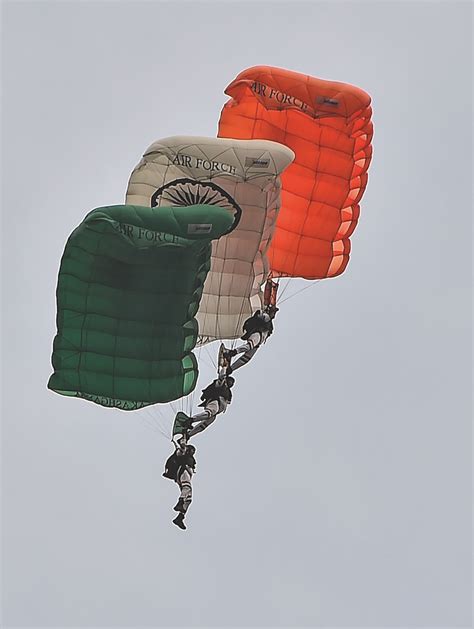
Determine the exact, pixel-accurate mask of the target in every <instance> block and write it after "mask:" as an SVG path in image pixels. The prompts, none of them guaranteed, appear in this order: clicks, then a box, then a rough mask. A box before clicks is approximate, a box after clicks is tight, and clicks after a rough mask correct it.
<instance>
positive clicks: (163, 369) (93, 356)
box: [48, 205, 233, 410]
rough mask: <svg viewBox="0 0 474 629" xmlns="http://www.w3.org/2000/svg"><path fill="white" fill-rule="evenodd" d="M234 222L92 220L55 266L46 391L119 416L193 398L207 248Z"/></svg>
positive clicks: (121, 212) (208, 216)
mask: <svg viewBox="0 0 474 629" xmlns="http://www.w3.org/2000/svg"><path fill="white" fill-rule="evenodd" d="M232 222H233V217H232V215H231V214H230V213H229V212H228V210H227V208H222V207H220V206H219V205H189V207H159V208H150V207H140V206H132V205H115V206H110V207H101V208H97V209H95V210H93V211H92V212H90V213H89V214H88V215H87V216H86V218H85V219H84V221H83V222H82V223H81V224H80V225H79V227H77V228H76V229H75V230H74V231H73V233H72V234H71V236H70V237H69V239H68V241H67V244H66V248H65V251H64V254H63V257H62V260H61V267H60V270H59V278H58V287H57V328H58V331H57V335H56V338H55V340H54V347H53V356H52V363H53V368H54V373H53V374H52V376H51V378H50V380H49V383H48V387H49V388H50V389H52V390H53V391H56V392H57V393H61V394H62V395H69V396H75V397H80V398H84V399H87V400H90V401H93V402H96V403H98V404H101V405H103V406H109V407H116V408H119V409H122V410H135V409H138V408H142V407H144V406H147V405H149V404H155V403H157V402H167V401H170V400H175V399H177V398H180V397H182V396H183V395H187V394H188V393H190V392H191V391H192V390H193V389H194V387H195V385H196V381H197V376H198V368H197V362H196V358H195V356H194V354H193V353H192V349H193V348H194V346H195V345H196V341H197V336H198V325H197V321H196V319H195V315H196V313H197V311H198V307H199V301H200V299H201V295H202V290H203V286H204V281H205V279H206V276H207V273H208V271H209V268H210V259H211V240H212V239H214V238H219V237H220V236H221V235H222V234H224V233H225V232H227V231H228V230H229V229H231V228H232Z"/></svg>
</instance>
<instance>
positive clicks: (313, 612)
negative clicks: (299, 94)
mask: <svg viewBox="0 0 474 629" xmlns="http://www.w3.org/2000/svg"><path fill="white" fill-rule="evenodd" d="M2 16H3V20H2V30H3V32H2V42H3V79H2V96H3V138H4V143H3V144H4V146H3V148H4V150H3V168H2V175H3V199H2V201H3V203H2V206H3V207H2V210H3V229H2V240H3V246H2V251H3V254H4V256H3V357H4V362H3V412H2V419H3V430H2V436H3V440H2V447H3V452H2V455H3V456H2V463H3V491H2V507H3V508H2V524H3V526H2V531H3V561H2V564H3V625H4V626H5V627H19V626H25V627H26V626H30V627H33V626H41V627H49V626H51V627H104V626H126V627H144V626H147V627H192V626H197V627H284V626H288V627H299V626H301V627H343V626H345V627H349V626H350V627H408V626H410V627H433V626H437V627H440V626H441V627H443V626H444V627H467V626H470V625H471V573H470V569H471V414H470V404H471V396H470V389H471V354H470V348H471V321H472V313H471V300H470V294H471V283H472V276H471V237H472V236H471V234H472V232H471V217H472V216H471V212H472V206H471V203H472V202H471V188H470V173H471V169H472V96H471V81H472V57H471V55H472V50H471V47H470V46H471V38H472V5H471V4H470V3H469V2H465V3H461V2H397V3H389V2H372V3H363V2H346V3H342V2H337V1H335V2H327V3H324V2H307V3H298V2H288V3H282V2H281V3H280V2H261V3H257V2H252V3H250V2H249V3H246V2H225V1H223V2H219V3H217V2H207V3H204V2H193V3H191V4H188V3H184V2H179V1H175V2H173V3H167V2H151V1H150V2H142V3H141V2H121V3H118V2H100V3H99V2H35V3H29V2H4V3H3V6H2ZM258 64H268V65H274V66H281V67H286V68H289V69H292V70H296V71H299V72H303V73H305V74H311V75H313V76H317V77H321V78H324V79H330V80H338V81H344V82H349V83H353V84H355V85H358V86H359V87H361V88H363V89H365V90H366V91H367V92H369V93H370V94H371V95H372V98H373V108H374V126H375V137H374V159H373V162H372V165H371V169H370V173H369V185H368V188H367V192H366V194H365V197H364V199H363V203H362V212H361V219H360V222H359V226H358V228H357V231H356V233H355V234H354V237H353V239H352V242H353V249H352V257H351V261H350V264H349V266H348V268H347V271H346V272H345V274H344V275H342V276H341V277H339V278H336V279H333V280H329V281H326V282H319V283H314V285H313V286H312V287H311V288H310V289H308V290H306V291H304V292H301V293H299V294H298V295H296V296H294V297H293V298H292V299H289V300H288V301H286V302H285V303H284V304H282V307H281V311H280V313H279V314H278V319H277V322H276V332H275V334H274V335H273V336H272V338H271V339H270V340H269V342H268V343H267V344H266V345H265V346H264V348H263V349H261V350H260V351H259V354H258V355H257V357H256V358H255V359H254V360H253V362H252V363H250V364H249V365H248V366H247V367H245V368H244V369H242V370H241V371H240V372H239V373H238V378H237V383H236V385H235V389H234V402H233V403H232V406H231V407H230V409H229V411H228V412H227V413H226V414H225V416H223V417H221V418H218V420H217V421H216V422H215V424H214V425H213V426H212V427H211V428H209V430H208V431H206V432H205V433H203V434H202V435H199V436H198V437H196V439H195V442H196V445H197V447H198V452H197V456H198V473H197V474H196V477H195V483H194V484H195V500H194V502H193V504H192V506H191V509H190V512H189V516H188V518H187V520H188V530H186V531H181V530H179V529H178V528H176V527H175V526H173V525H172V524H171V519H172V517H173V511H172V509H171V508H172V506H173V505H174V503H175V500H176V496H177V490H176V486H175V485H174V484H173V483H171V482H170V481H167V480H165V479H163V478H162V476H161V473H162V468H163V462H164V460H165V459H166V457H167V456H168V455H169V453H170V452H171V447H170V443H169V442H168V441H167V440H166V438H164V437H163V436H162V435H161V433H160V432H159V429H160V428H165V429H168V430H169V426H170V424H171V421H172V416H173V412H172V409H170V408H169V407H164V408H163V410H162V411H161V412H160V411H157V410H149V411H141V412H136V413H125V412H120V411H118V410H109V409H103V408H101V407H99V406H96V405H94V404H92V403H89V402H86V401H82V400H76V399H70V398H66V397H61V396H59V395H56V394H54V393H52V392H51V391H48V390H47V388H46V383H47V380H48V378H49V375H50V373H51V364H50V356H51V348H52V340H53V337H54V334H55V313H56V304H55V287H56V279H57V272H58V268H59V261H60V257H61V254H62V251H63V247H64V243H65V241H66V239H67V237H68V235H69V234H70V232H71V231H72V230H73V229H74V228H75V227H76V226H77V225H78V224H79V223H80V222H81V220H82V219H83V217H84V215H85V214H86V213H87V212H89V211H90V210H91V209H93V208H94V207H98V206H101V205H109V204H116V203H122V202H123V198H124V193H125V189H126V185H127V180H128V177H129V174H130V172H131V171H132V169H133V167H134V166H135V165H136V163H137V162H138V161H139V159H140V157H141V155H142V153H143V151H144V150H145V148H146V147H147V146H148V145H149V144H151V142H152V141H154V140H156V139H159V138H164V137H167V136H170V135H186V134H190V135H203V136H215V134H216V128H217V121H218V116H219V112H220V109H221V107H222V105H223V104H224V102H225V100H226V97H225V96H224V94H223V90H224V88H225V86H226V85H227V84H228V83H229V82H230V81H231V80H232V79H233V78H234V77H235V75H236V74H237V73H238V72H240V71H241V70H243V69H244V68H246V67H249V66H253V65H258ZM298 288H300V284H298V283H296V286H295V288H292V287H290V288H288V291H287V294H288V295H290V294H291V293H293V292H296V290H297V289H298ZM211 349H213V348H212V347H211ZM214 349H215V348H214ZM202 365H203V372H202V377H201V380H200V383H199V388H202V386H204V385H205V384H207V382H206V380H208V379H209V378H210V377H211V376H212V371H211V368H210V366H209V365H210V361H209V360H208V359H207V358H206V355H205V354H204V355H203V361H202Z"/></svg>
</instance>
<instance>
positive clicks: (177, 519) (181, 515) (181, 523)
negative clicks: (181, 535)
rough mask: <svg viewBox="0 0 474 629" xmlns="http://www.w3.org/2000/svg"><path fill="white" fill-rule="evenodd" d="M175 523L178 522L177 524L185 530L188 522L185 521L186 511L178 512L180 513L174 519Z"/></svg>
mask: <svg viewBox="0 0 474 629" xmlns="http://www.w3.org/2000/svg"><path fill="white" fill-rule="evenodd" d="M173 524H176V526H179V528H180V529H183V531H184V529H185V528H186V524H185V523H184V513H178V515H177V516H176V517H175V519H174V520H173Z"/></svg>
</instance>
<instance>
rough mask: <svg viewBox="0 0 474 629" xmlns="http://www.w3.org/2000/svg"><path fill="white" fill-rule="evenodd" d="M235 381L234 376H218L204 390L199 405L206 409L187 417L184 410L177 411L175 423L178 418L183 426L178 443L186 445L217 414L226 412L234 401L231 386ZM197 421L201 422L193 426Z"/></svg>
mask: <svg viewBox="0 0 474 629" xmlns="http://www.w3.org/2000/svg"><path fill="white" fill-rule="evenodd" d="M234 383H235V380H234V378H232V376H224V377H222V378H216V379H215V380H213V381H212V382H211V384H210V385H208V386H207V387H206V388H205V389H203V390H202V394H201V400H202V403H201V404H199V406H203V407H204V410H203V411H202V412H201V413H197V414H196V415H192V416H191V417H187V416H186V415H185V414H184V413H182V412H179V413H177V415H176V418H175V424H176V420H178V421H179V422H180V425H182V426H183V429H182V431H181V433H178V434H181V435H182V436H181V437H180V438H178V440H177V441H176V443H177V444H178V445H180V444H181V445H184V444H185V443H186V442H187V440H188V439H190V438H191V437H194V435H197V434H198V433H200V432H202V431H203V430H205V429H206V428H207V427H208V426H210V425H211V424H212V422H213V421H214V420H215V419H216V417H217V415H220V414H221V413H225V411H226V409H227V406H228V405H229V404H230V403H231V402H232V391H231V388H232V387H233V386H234ZM196 422H199V423H198V424H197V425H196V426H194V427H193V426H192V424H194V423H196ZM173 432H175V431H173ZM176 436H177V435H176ZM173 439H174V438H173Z"/></svg>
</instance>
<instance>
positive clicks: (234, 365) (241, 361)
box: [230, 346, 259, 373]
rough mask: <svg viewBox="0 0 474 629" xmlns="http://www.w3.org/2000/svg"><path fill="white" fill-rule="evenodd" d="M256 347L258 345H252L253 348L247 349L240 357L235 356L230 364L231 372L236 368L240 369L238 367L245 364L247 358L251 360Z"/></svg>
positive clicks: (247, 360)
mask: <svg viewBox="0 0 474 629" xmlns="http://www.w3.org/2000/svg"><path fill="white" fill-rule="evenodd" d="M258 348H259V346H257V347H254V348H253V349H249V350H247V351H246V352H245V353H244V354H243V355H242V356H241V357H240V358H237V360H235V361H234V362H233V363H232V364H231V366H230V371H231V373H232V372H234V371H235V370H236V369H240V367H243V366H244V365H246V364H247V363H248V362H249V360H251V359H252V358H253V357H254V356H255V354H256V353H257V350H258Z"/></svg>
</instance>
